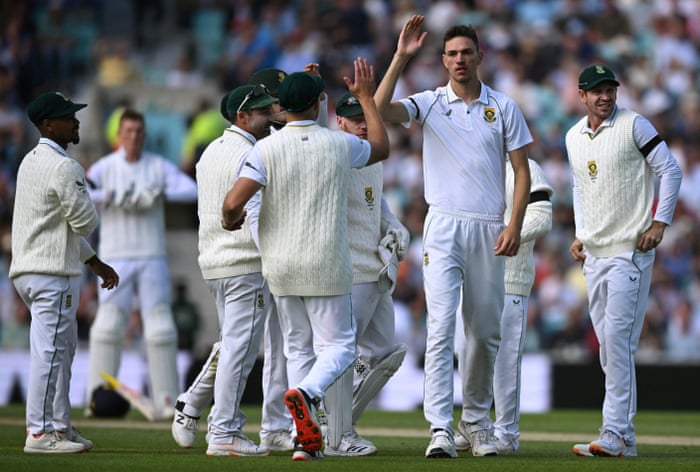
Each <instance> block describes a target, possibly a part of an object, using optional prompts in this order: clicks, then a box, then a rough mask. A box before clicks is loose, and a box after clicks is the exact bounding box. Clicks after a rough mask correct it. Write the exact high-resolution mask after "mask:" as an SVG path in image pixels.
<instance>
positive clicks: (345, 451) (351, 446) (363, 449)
mask: <svg viewBox="0 0 700 472" xmlns="http://www.w3.org/2000/svg"><path fill="white" fill-rule="evenodd" d="M323 452H324V454H325V455H327V456H345V457H349V456H371V455H372V454H376V453H377V446H375V445H374V443H372V441H370V440H369V439H365V438H363V437H362V436H360V435H359V434H357V431H355V430H353V431H351V432H347V433H345V434H343V438H342V439H341V440H340V444H338V447H330V446H328V445H326V448H325V449H324V451H323Z"/></svg>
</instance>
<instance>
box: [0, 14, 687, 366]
mask: <svg viewBox="0 0 700 472" xmlns="http://www.w3.org/2000/svg"><path fill="white" fill-rule="evenodd" d="M0 8H1V10H0V11H1V12H2V13H1V14H0V28H1V29H0V243H1V244H0V250H1V251H2V259H0V264H2V265H3V267H4V269H3V270H2V271H0V277H1V278H0V346H1V347H20V346H26V345H28V342H27V340H28V336H27V335H26V332H27V328H26V326H27V323H28V313H27V312H26V310H25V308H24V305H23V304H22V303H20V302H19V301H18V299H17V297H16V294H15V293H14V289H13V288H12V285H11V283H10V282H9V280H8V279H7V267H9V258H10V256H11V248H10V245H9V240H10V238H9V228H10V222H11V218H12V207H13V198H14V191H13V185H14V179H15V177H16V170H17V166H18V165H19V162H18V161H19V159H20V158H21V156H23V155H24V154H25V153H26V152H27V150H28V149H30V148H31V147H32V146H33V145H34V144H35V141H36V136H35V135H34V134H33V130H32V128H31V126H30V123H29V121H28V119H27V118H26V114H25V111H24V110H25V109H26V106H27V104H28V103H29V102H30V101H31V99H32V98H33V97H34V96H36V95H38V94H39V93H40V92H43V91H45V90H46V88H47V87H51V88H58V89H60V90H62V91H65V92H66V93H68V94H71V95H73V96H76V97H79V96H80V95H81V94H83V93H85V90H86V89H87V88H89V87H95V86H97V87H104V88H109V87H119V86H122V85H125V84H129V83H131V84H133V83H139V82H140V83H148V84H150V85H155V86H162V87H179V88H181V89H182V90H184V91H185V92H183V93H186V90H187V89H188V88H189V89H194V88H197V87H201V86H203V85H211V86H214V87H216V88H218V89H219V90H220V91H221V94H222V95H223V92H224V91H227V90H231V89H232V88H234V87H236V86H238V85H240V84H243V83H246V82H247V79H248V77H249V76H250V75H251V73H252V72H254V71H256V70H259V69H262V68H265V67H277V68H280V69H283V70H286V71H290V72H292V71H298V70H302V69H303V68H304V65H305V64H307V63H310V62H317V63H319V64H320V72H321V74H322V76H323V77H324V79H325V81H326V83H327V88H326V92H327V93H328V95H329V97H330V100H331V104H333V100H335V99H337V98H338V97H339V96H340V95H341V94H342V93H343V90H344V85H343V81H342V77H343V76H346V75H351V74H350V68H351V67H352V60H353V59H354V58H356V57H358V56H362V57H364V58H367V59H369V61H370V62H371V63H372V64H374V65H375V70H377V71H384V70H386V67H387V65H388V63H389V61H390V60H391V56H392V54H393V50H392V48H393V47H394V46H393V45H394V44H395V42H396V41H395V38H396V37H397V35H398V33H399V31H400V29H401V27H402V25H403V24H404V22H405V20H406V18H408V15H410V14H411V13H413V12H420V13H421V14H424V15H425V17H426V28H427V30H428V31H429V36H428V41H429V44H428V46H427V47H425V48H424V52H423V53H422V54H421V55H420V56H418V57H416V58H414V60H413V61H412V63H411V64H409V67H408V68H407V71H406V73H405V74H404V76H403V77H402V79H401V81H400V83H399V86H398V88H399V89H400V90H398V91H397V95H400V96H406V95H407V94H408V92H412V91H415V90H423V89H430V88H434V87H436V86H438V85H440V84H443V83H444V82H445V79H446V76H445V75H444V69H443V67H442V65H441V64H440V63H439V62H438V58H439V53H437V52H436V51H438V52H439V50H440V49H439V48H440V47H441V41H442V37H441V33H442V32H443V31H444V30H446V29H447V27H448V26H449V25H451V24H455V23H464V24H472V25H474V26H475V27H477V29H478V30H479V34H480V37H481V39H482V45H481V46H482V48H483V49H484V50H485V62H484V63H483V64H482V66H481V71H482V77H481V79H482V81H483V82H484V83H486V84H488V85H490V86H492V87H493V88H495V89H496V90H499V91H502V92H504V93H506V94H508V95H510V96H512V97H513V98H514V99H515V100H516V101H517V103H518V105H519V106H520V108H521V109H522V110H523V113H524V114H525V117H526V119H527V121H528V124H529V126H530V129H531V132H532V134H533V136H534V137H535V142H534V144H533V145H532V146H531V147H530V149H529V152H530V156H531V157H532V158H534V159H535V160H537V161H538V162H539V163H540V165H541V166H542V168H543V169H544V171H545V174H546V177H547V179H548V181H549V182H550V184H551V185H552V187H553V188H554V195H553V198H552V201H553V205H554V210H553V225H552V230H551V231H550V232H549V234H547V235H546V236H545V237H543V238H542V239H541V240H539V241H538V243H537V245H536V248H535V256H536V280H535V285H534V288H533V290H532V296H531V298H530V305H529V314H528V334H527V341H526V352H538V351H543V350H544V351H551V352H556V353H559V354H561V355H565V356H571V357H573V358H577V357H579V356H587V355H594V354H595V353H596V352H597V345H596V340H595V336H594V335H593V331H592V328H591V326H590V321H589V317H588V314H587V312H586V310H587V303H586V294H585V288H584V285H583V284H584V282H583V277H582V274H581V270H580V267H578V265H577V264H576V263H575V262H574V261H573V260H572V258H571V256H570V255H569V253H568V249H569V245H570V244H571V242H572V241H573V239H574V234H573V227H574V226H573V211H572V200H571V177H570V171H569V168H568V163H567V157H566V153H565V148H564V145H563V139H564V134H565V132H566V130H567V129H568V128H569V127H570V126H571V125H572V124H573V123H574V121H575V120H576V119H577V117H578V116H580V113H581V111H582V110H581V108H580V103H579V101H578V95H577V90H576V87H575V84H576V77H577V75H578V73H579V72H580V70H581V69H582V68H583V67H585V66H587V65H589V64H592V63H597V62H603V63H606V64H608V65H609V66H610V67H611V68H612V69H613V70H614V71H615V73H616V74H617V77H618V79H619V80H620V82H621V83H622V86H621V87H620V89H619V97H618V103H619V104H620V106H623V107H628V108H631V109H633V110H636V111H638V112H640V113H642V114H644V115H646V116H648V117H649V118H650V119H651V121H652V122H653V124H654V126H655V127H656V128H657V129H658V130H659V132H660V134H661V136H662V137H664V139H665V140H666V141H667V142H668V144H669V146H670V147H671V149H672V151H673V153H674V155H675V156H676V158H677V159H678V161H679V163H680V164H681V167H682V170H683V173H684V179H683V185H682V188H681V194H680V199H679V202H678V205H677V209H676V215H675V217H674V222H673V224H672V225H671V226H670V227H669V228H668V230H667V231H666V235H665V238H664V240H663V243H662V245H661V246H660V247H659V248H658V250H657V258H656V262H655V267H654V277H653V282H652V288H651V293H650V299H649V300H650V302H649V307H648V311H647V317H646V321H645V326H644V330H643V333H642V338H641V343H640V350H639V353H638V356H640V357H643V358H645V359H651V360H654V359H673V360H682V361H688V360H700V95H698V89H699V88H700V76H699V75H698V72H699V71H700V3H698V2H696V1H694V0H656V1H651V0H589V1H587V2H578V1H572V0H498V1H496V0H463V1H457V0H433V1H431V0H394V1H389V0H326V1H312V0H287V1H285V0H270V1H259V0H257V1H253V0H237V1H225V0H219V1H217V0H208V1H207V0H199V1H196V0H159V1H155V0H154V1H152V2H139V1H134V2H108V1H102V0H62V1H60V0H59V1H56V0H46V1H40V0H35V1H23V2H14V1H8V0H4V1H0ZM174 47H175V48H177V49H176V50H177V54H176V55H175V56H174V58H173V60H171V61H169V62H168V63H166V64H162V62H163V61H158V60H150V59H152V58H158V57H159V56H161V55H162V56H165V51H166V49H167V50H168V51H172V50H173V48H174ZM426 51H427V52H426ZM172 56H173V55H170V56H169V57H172ZM404 92H406V93H404ZM329 108H330V109H332V108H333V107H332V106H331V107H329ZM195 111H196V110H192V114H194V113H195ZM334 121H335V120H334V119H329V122H334ZM97 126H99V127H100V128H102V126H103V124H102V123H100V124H99V125H97ZM215 126H217V124H215ZM220 126H222V128H221V129H223V125H220ZM219 131H220V130H219ZM420 137H421V134H420V132H419V130H418V128H417V127H416V126H413V127H411V128H407V129H406V128H401V127H392V128H391V130H390V141H391V144H392V148H393V149H392V152H391V157H390V158H389V160H388V161H387V162H386V163H385V195H386V197H387V199H388V200H389V201H390V204H391V206H392V210H393V211H394V213H395V214H396V215H397V216H398V217H399V218H400V219H401V221H402V222H403V223H404V224H405V225H406V227H407V228H408V229H409V230H410V231H411V234H412V242H411V248H410V251H409V256H408V257H407V258H406V260H405V261H403V262H402V263H401V265H400V269H399V281H398V283H397V288H396V291H395V293H394V300H395V304H396V310H397V321H396V325H397V335H398V336H399V337H400V338H402V339H403V340H404V342H406V343H407V344H408V345H409V348H410V349H411V350H412V351H413V352H414V353H422V352H423V349H424V343H425V331H424V321H425V302H424V295H423V289H422V269H421V266H422V249H421V234H422V229H423V227H422V226H423V220H424V217H425V213H426V205H425V202H424V200H423V192H422V190H423V189H422V182H423V179H422V175H421V173H422V169H421V161H420V150H421V142H420V139H421V138H420ZM183 138H184V137H183ZM107 146H108V145H107V141H106V140H105V148H104V149H97V150H95V151H94V156H92V157H93V158H95V159H96V158H97V157H98V156H99V155H102V154H104V152H105V151H106V150H107V148H106V147H107ZM183 155H184V153H183ZM89 157H90V156H88V160H89ZM169 157H170V158H171V159H173V160H174V161H176V162H179V161H180V158H181V156H169ZM182 166H183V168H186V167H187V166H191V162H182ZM466 191H468V190H466ZM193 231H195V229H194V227H193ZM192 270H193V271H197V270H198V269H197V268H196V267H193V268H192ZM83 295H84V296H83V297H82V300H81V307H80V313H81V314H80V315H79V318H80V319H82V321H83V327H84V328H86V327H88V326H89V323H90V320H91V319H92V318H93V317H94V314H95V305H96V294H95V287H94V281H91V280H89V279H87V280H86V284H85V288H84V290H83ZM134 332H136V333H137V332H138V329H137V328H134ZM81 333H82V336H84V337H85V336H87V329H85V330H84V331H82V332H81ZM136 335H137V334H136Z"/></svg>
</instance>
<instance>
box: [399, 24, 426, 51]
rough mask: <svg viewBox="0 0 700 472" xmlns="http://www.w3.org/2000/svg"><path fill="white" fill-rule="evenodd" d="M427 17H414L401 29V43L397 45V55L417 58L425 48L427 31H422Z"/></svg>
mask: <svg viewBox="0 0 700 472" xmlns="http://www.w3.org/2000/svg"><path fill="white" fill-rule="evenodd" d="M424 20H425V17H424V16H422V15H413V16H412V17H410V18H409V19H408V20H407V21H406V23H405V24H404V25H403V28H401V34H400V35H399V41H398V44H397V45H396V54H398V55H400V56H415V55H416V53H417V52H418V51H419V50H420V48H422V47H423V42H424V41H425V37H426V36H427V35H428V32H427V31H421V26H423V21H424Z"/></svg>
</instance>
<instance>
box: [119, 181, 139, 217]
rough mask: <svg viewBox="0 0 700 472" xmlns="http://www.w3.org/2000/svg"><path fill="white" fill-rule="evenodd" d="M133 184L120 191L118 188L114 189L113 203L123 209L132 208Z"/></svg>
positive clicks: (129, 209) (128, 209)
mask: <svg viewBox="0 0 700 472" xmlns="http://www.w3.org/2000/svg"><path fill="white" fill-rule="evenodd" d="M134 203H135V202H134V184H133V182H132V184H131V185H130V186H129V188H128V189H127V190H126V191H124V192H121V191H120V190H115V191H114V205H115V206H117V207H119V208H121V209H122V210H124V211H133V210H134Z"/></svg>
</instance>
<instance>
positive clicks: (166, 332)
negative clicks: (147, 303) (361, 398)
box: [143, 304, 177, 344]
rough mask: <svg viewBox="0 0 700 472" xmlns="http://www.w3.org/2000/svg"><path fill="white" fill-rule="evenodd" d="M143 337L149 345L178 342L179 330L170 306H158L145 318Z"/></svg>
mask: <svg viewBox="0 0 700 472" xmlns="http://www.w3.org/2000/svg"><path fill="white" fill-rule="evenodd" d="M143 337H144V339H145V340H146V342H149V343H156V344H160V343H170V342H173V341H174V342H177V328H176V327H175V321H174V319H173V314H172V312H171V311H170V306H168V305H165V304H161V305H156V306H154V307H153V308H151V310H150V311H149V312H148V313H146V315H145V316H144V317H143Z"/></svg>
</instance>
